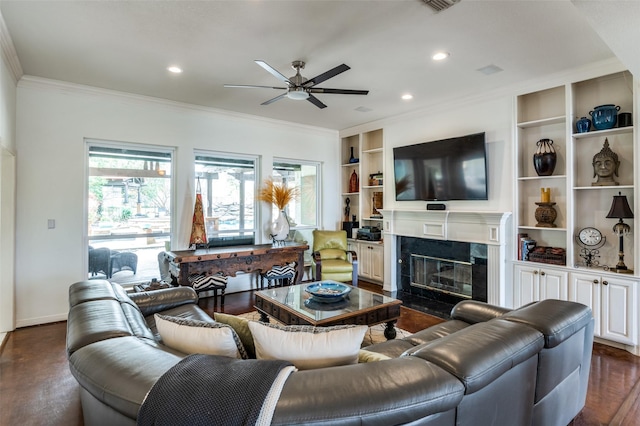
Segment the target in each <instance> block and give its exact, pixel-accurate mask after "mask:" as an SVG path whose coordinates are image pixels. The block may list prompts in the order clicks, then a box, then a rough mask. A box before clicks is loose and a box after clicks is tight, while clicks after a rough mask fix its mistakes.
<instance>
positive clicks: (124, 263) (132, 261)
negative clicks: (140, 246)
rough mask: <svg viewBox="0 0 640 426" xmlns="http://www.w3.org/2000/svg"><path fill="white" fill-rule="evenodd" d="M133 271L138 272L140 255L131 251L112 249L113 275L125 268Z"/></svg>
mask: <svg viewBox="0 0 640 426" xmlns="http://www.w3.org/2000/svg"><path fill="white" fill-rule="evenodd" d="M127 269H128V270H130V271H133V275H135V274H136V271H137V269H138V255H137V254H135V253H132V252H130V251H122V252H120V251H115V250H114V251H112V252H111V275H112V276H113V274H114V273H116V272H119V271H124V270H127Z"/></svg>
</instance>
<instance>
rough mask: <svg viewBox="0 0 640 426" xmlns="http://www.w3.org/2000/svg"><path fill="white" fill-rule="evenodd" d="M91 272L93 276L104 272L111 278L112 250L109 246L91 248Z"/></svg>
mask: <svg viewBox="0 0 640 426" xmlns="http://www.w3.org/2000/svg"><path fill="white" fill-rule="evenodd" d="M89 273H90V274H91V276H96V275H98V274H104V275H105V276H106V277H107V278H111V250H110V249H109V248H107V247H101V248H91V247H90V248H89Z"/></svg>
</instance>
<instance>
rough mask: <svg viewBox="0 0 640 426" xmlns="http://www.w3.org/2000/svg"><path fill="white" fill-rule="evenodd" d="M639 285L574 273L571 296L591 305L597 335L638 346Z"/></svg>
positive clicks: (610, 277) (623, 280)
mask: <svg viewBox="0 0 640 426" xmlns="http://www.w3.org/2000/svg"><path fill="white" fill-rule="evenodd" d="M638 285H639V282H638V281H637V280H634V279H628V280H627V279H622V278H618V277H616V276H603V275H600V274H590V273H578V272H574V273H572V274H571V281H570V288H569V299H570V300H572V301H574V302H579V303H582V304H584V305H587V306H589V307H590V308H591V310H592V311H593V318H594V321H595V326H594V334H595V336H596V337H601V338H603V339H608V340H612V341H615V342H619V343H624V344H627V345H636V344H637V343H638V328H637V327H638V325H637V324H638V321H637V309H636V307H637V305H638V291H637V287H638Z"/></svg>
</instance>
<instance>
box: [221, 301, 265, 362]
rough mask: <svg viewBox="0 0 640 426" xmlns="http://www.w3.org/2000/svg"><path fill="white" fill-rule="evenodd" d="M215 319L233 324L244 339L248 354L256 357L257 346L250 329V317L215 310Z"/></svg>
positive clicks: (250, 356)
mask: <svg viewBox="0 0 640 426" xmlns="http://www.w3.org/2000/svg"><path fill="white" fill-rule="evenodd" d="M213 319H215V320H216V321H217V322H220V323H222V324H227V325H229V326H231V327H232V328H233V329H234V330H235V332H236V333H237V334H238V337H239V338H240V340H241V341H242V346H244V348H245V349H246V351H247V356H248V357H249V358H255V357H256V347H255V345H254V344H253V335H252V334H251V330H249V320H248V319H246V318H242V317H237V316H235V315H229V314H223V313H220V312H214V313H213Z"/></svg>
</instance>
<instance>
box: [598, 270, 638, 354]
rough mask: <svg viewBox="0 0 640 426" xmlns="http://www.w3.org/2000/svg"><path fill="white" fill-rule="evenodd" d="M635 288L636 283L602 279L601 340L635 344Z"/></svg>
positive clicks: (616, 279)
mask: <svg viewBox="0 0 640 426" xmlns="http://www.w3.org/2000/svg"><path fill="white" fill-rule="evenodd" d="M637 286H638V282H636V281H626V280H621V279H618V278H615V277H614V278H608V277H605V278H603V279H602V329H601V337H602V338H604V339H609V340H613V341H616V342H620V343H625V344H628V345H635V344H637V342H638V329H637V323H638V321H637V310H636V306H637V298H638V295H637Z"/></svg>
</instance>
